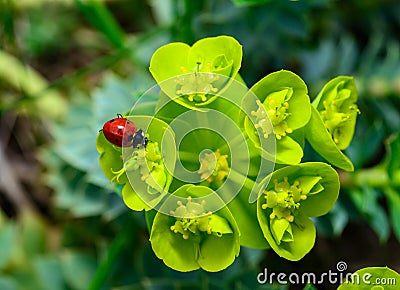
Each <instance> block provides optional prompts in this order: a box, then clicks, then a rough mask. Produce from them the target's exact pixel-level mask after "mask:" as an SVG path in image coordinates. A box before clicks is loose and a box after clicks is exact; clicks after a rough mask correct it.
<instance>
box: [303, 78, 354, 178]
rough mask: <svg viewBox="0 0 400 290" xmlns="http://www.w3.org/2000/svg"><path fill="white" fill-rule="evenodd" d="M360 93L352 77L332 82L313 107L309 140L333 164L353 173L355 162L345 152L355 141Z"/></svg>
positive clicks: (335, 79)
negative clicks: (358, 95) (357, 102)
mask: <svg viewBox="0 0 400 290" xmlns="http://www.w3.org/2000/svg"><path fill="white" fill-rule="evenodd" d="M356 101H357V89H356V86H355V83H354V79H353V78H352V77H346V76H339V77H336V78H334V79H332V80H331V81H329V82H328V83H327V84H326V85H325V86H324V87H323V89H322V90H321V92H320V93H319V94H318V96H317V98H316V99H315V100H314V101H313V103H312V107H313V108H312V114H311V119H310V122H309V123H308V124H307V127H306V138H307V140H308V141H309V142H310V144H311V146H312V147H313V148H314V150H315V151H317V152H318V153H319V154H320V155H321V156H322V157H324V158H325V159H326V160H327V161H329V162H330V163H331V164H333V165H335V166H337V167H339V168H341V169H344V170H347V171H353V170H354V167H353V164H352V163H351V161H350V160H349V159H348V158H347V156H346V155H344V154H343V153H342V152H341V150H344V149H346V148H347V147H348V146H349V144H350V142H351V140H352V139H353V134H354V128H355V124H356V119H357V114H358V113H359V110H358V108H357V105H356V104H355V102H356Z"/></svg>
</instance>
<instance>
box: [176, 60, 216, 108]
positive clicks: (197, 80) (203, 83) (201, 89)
mask: <svg viewBox="0 0 400 290" xmlns="http://www.w3.org/2000/svg"><path fill="white" fill-rule="evenodd" d="M196 64H197V66H196V68H195V69H194V73H190V72H189V71H188V70H187V69H186V67H184V66H181V67H180V70H181V71H182V73H184V74H183V75H179V76H177V77H176V79H175V83H176V84H177V85H180V88H179V89H178V90H177V91H176V94H177V95H180V96H187V98H188V100H189V101H190V102H193V101H195V102H205V101H207V94H212V93H216V92H218V88H215V87H214V86H213V85H212V83H213V82H215V81H217V80H218V79H219V76H217V75H215V74H213V73H211V63H207V64H206V66H205V68H204V70H203V71H202V73H199V72H200V69H201V62H197V63H196Z"/></svg>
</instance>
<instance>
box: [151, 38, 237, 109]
mask: <svg viewBox="0 0 400 290" xmlns="http://www.w3.org/2000/svg"><path fill="white" fill-rule="evenodd" d="M241 61H242V47H241V45H240V44H239V43H238V42H237V40H236V39H234V38H232V37H229V36H218V37H209V38H204V39H201V40H199V41H197V42H196V43H195V44H193V46H192V47H190V46H189V45H187V44H185V43H182V42H174V43H169V44H167V45H164V46H162V47H160V48H159V49H157V50H156V51H155V52H154V54H153V56H152V58H151V61H150V72H151V74H152V75H153V77H154V79H155V80H156V81H157V83H158V84H159V85H160V87H161V89H162V90H163V91H164V93H166V94H167V95H168V96H169V97H170V98H172V99H173V100H174V101H175V102H177V103H179V104H181V105H182V106H185V107H186V108H190V109H195V108H197V107H198V106H204V105H207V104H209V103H211V102H213V101H214V100H215V99H216V98H217V95H216V93H217V92H220V91H221V89H222V88H223V87H224V86H226V85H227V84H226V80H227V79H231V80H233V79H234V78H235V77H236V76H237V73H238V71H239V68H240V65H241ZM220 76H223V77H222V78H220Z"/></svg>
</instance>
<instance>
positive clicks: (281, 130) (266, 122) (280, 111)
mask: <svg viewBox="0 0 400 290" xmlns="http://www.w3.org/2000/svg"><path fill="white" fill-rule="evenodd" d="M256 104H257V106H258V109H257V111H252V112H251V115H253V116H255V117H256V124H255V127H256V129H257V128H261V130H262V131H263V134H264V138H268V136H269V135H270V134H272V133H273V132H275V136H276V139H278V140H281V139H282V137H284V136H286V134H287V133H292V132H293V130H292V129H291V128H289V126H288V125H287V123H286V121H285V120H286V118H287V117H289V116H290V113H287V112H286V111H287V110H288V109H289V103H288V102H287V101H284V102H282V103H280V104H278V103H277V102H276V100H275V99H274V98H272V97H267V98H266V100H265V102H264V104H263V103H261V101H260V100H256ZM271 124H272V127H273V128H271Z"/></svg>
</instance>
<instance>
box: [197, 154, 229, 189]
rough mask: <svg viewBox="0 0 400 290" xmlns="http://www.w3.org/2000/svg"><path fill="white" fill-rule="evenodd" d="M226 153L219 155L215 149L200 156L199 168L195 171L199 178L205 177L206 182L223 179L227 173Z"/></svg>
mask: <svg viewBox="0 0 400 290" xmlns="http://www.w3.org/2000/svg"><path fill="white" fill-rule="evenodd" d="M227 159H228V155H227V154H224V155H221V153H220V150H219V149H217V150H216V151H215V153H205V154H204V156H202V158H200V169H199V170H198V171H197V173H198V174H200V178H202V179H204V178H207V181H208V182H210V183H211V182H213V181H214V180H216V181H219V182H221V181H223V180H224V179H225V178H226V177H227V176H228V173H229V170H230V168H229V164H228V160H227Z"/></svg>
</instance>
